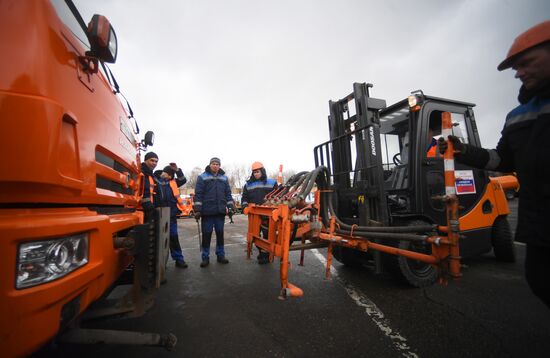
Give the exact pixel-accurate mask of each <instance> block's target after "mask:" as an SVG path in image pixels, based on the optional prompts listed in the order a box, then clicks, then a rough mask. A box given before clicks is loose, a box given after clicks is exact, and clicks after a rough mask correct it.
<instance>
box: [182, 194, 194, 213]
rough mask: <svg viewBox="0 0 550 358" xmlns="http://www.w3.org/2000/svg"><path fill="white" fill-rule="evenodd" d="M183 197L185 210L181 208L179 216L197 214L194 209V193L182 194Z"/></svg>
mask: <svg viewBox="0 0 550 358" xmlns="http://www.w3.org/2000/svg"><path fill="white" fill-rule="evenodd" d="M181 198H182V200H183V210H181V212H180V213H179V214H178V217H179V218H187V217H192V216H193V215H195V212H194V211H193V195H190V196H182V197H181Z"/></svg>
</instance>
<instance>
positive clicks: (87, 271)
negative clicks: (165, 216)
mask: <svg viewBox="0 0 550 358" xmlns="http://www.w3.org/2000/svg"><path fill="white" fill-rule="evenodd" d="M141 220H142V216H141V213H139V212H131V213H124V214H116V215H101V214H98V213H96V212H94V211H90V210H88V209H87V208H57V209H50V208H48V209H1V210H0V255H1V259H0V272H2V276H1V277H2V279H1V281H0V346H1V347H2V348H3V349H2V350H3V354H5V356H7V357H13V356H22V355H27V354H29V353H31V352H33V351H35V350H37V349H38V348H40V347H41V346H42V345H43V344H44V343H46V342H47V341H48V340H50V339H52V338H53V337H55V335H56V334H57V332H58V331H59V330H60V328H62V327H61V324H62V323H67V322H70V321H71V320H72V319H74V318H75V317H77V316H78V315H79V314H80V313H82V312H83V311H84V310H85V309H86V308H87V307H88V306H89V305H90V304H91V303H92V302H93V301H95V300H97V299H98V298H100V297H101V296H102V294H103V293H104V292H105V291H106V290H107V289H108V288H109V287H110V286H111V285H112V284H113V283H114V282H115V281H116V279H117V278H118V277H119V275H120V274H121V272H122V271H123V270H124V269H125V268H126V267H127V266H128V265H129V264H130V263H131V262H132V261H133V257H132V256H130V255H128V254H127V253H126V252H124V251H123V250H117V249H115V248H114V246H113V235H114V234H115V233H117V232H120V231H123V230H125V229H129V228H131V227H133V226H135V225H138V224H139V223H140V222H141ZM83 232H86V233H88V234H89V241H88V250H89V254H88V263H86V264H85V265H84V266H82V267H79V268H78V269H76V270H75V271H73V272H71V273H69V274H67V275H66V276H63V277H61V278H59V279H57V280H54V281H50V282H47V283H44V284H39V285H37V286H32V287H29V288H24V289H16V288H15V287H16V286H15V284H16V266H17V249H18V245H19V244H21V243H24V242H29V241H34V240H47V239H54V238H60V237H64V236H67V235H71V234H75V233H83Z"/></svg>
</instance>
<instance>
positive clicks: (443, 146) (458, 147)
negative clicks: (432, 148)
mask: <svg viewBox="0 0 550 358" xmlns="http://www.w3.org/2000/svg"><path fill="white" fill-rule="evenodd" d="M448 138H449V140H450V141H451V142H453V147H454V150H455V151H456V152H458V153H460V154H464V153H466V146H465V145H464V144H462V142H461V141H460V139H458V137H455V136H454V135H450V136H449V137H448ZM437 146H438V148H439V153H440V154H444V153H445V151H446V150H447V148H448V147H449V146H448V145H447V141H446V140H445V139H444V138H443V137H440V138H439V139H438V140H437Z"/></svg>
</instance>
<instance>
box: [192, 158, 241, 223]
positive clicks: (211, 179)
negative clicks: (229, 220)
mask: <svg viewBox="0 0 550 358" xmlns="http://www.w3.org/2000/svg"><path fill="white" fill-rule="evenodd" d="M234 207H235V204H234V202H233V197H232V196H231V188H230V187H229V181H228V179H227V177H226V176H225V172H224V171H223V170H222V169H220V170H219V171H218V173H217V174H216V175H214V174H212V172H211V171H210V166H207V167H206V169H205V170H204V173H202V174H201V175H199V177H198V178H197V185H196V186H195V204H194V207H193V209H194V210H195V212H200V213H201V214H202V215H219V214H225V212H226V208H231V209H233V208H234Z"/></svg>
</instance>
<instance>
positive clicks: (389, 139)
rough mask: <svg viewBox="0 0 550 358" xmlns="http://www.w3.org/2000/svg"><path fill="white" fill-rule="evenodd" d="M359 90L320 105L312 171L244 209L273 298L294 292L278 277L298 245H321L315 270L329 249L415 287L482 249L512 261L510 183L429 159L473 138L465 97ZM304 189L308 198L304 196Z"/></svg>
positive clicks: (455, 272)
mask: <svg viewBox="0 0 550 358" xmlns="http://www.w3.org/2000/svg"><path fill="white" fill-rule="evenodd" d="M371 87H372V85H371V84H366V83H355V84H354V86H353V92H352V93H351V94H349V95H348V96H346V97H344V98H343V99H341V100H338V101H330V102H329V108H330V115H329V119H328V121H329V123H328V124H329V131H330V140H329V141H327V142H325V143H322V144H320V145H318V146H317V147H315V149H314V155H315V166H316V169H315V170H314V171H312V172H301V173H298V174H296V175H295V176H294V177H292V178H291V179H289V181H288V182H287V183H286V184H285V185H284V186H281V187H279V188H278V189H276V190H275V191H274V192H272V193H270V194H269V195H267V196H266V201H265V203H264V204H263V205H259V206H252V205H251V206H250V207H249V209H248V211H247V214H248V215H249V228H248V235H247V240H248V243H249V246H248V247H249V249H251V247H252V244H255V245H257V246H259V247H261V248H263V249H265V250H266V251H268V252H270V258H271V259H273V257H280V258H281V297H287V296H299V295H301V294H302V292H301V290H299V288H297V287H295V286H292V285H291V284H290V283H289V282H288V265H289V261H288V259H289V256H288V255H289V252H290V251H293V250H299V251H301V259H300V263H301V264H303V257H304V256H303V252H304V250H307V249H311V248H319V247H328V259H327V271H326V274H327V275H329V273H330V271H329V266H330V262H331V257H332V255H333V256H334V257H335V258H336V259H337V260H338V261H340V262H342V263H343V264H345V265H347V266H362V265H364V264H369V265H372V266H373V267H374V268H375V271H376V272H377V273H380V272H382V271H383V270H387V271H389V272H391V273H393V274H395V275H396V276H397V277H398V278H400V279H402V280H404V281H405V282H406V283H408V284H409V285H412V286H415V287H424V286H428V285H431V284H433V283H434V282H435V281H437V280H438V278H442V279H446V278H447V277H453V278H458V277H460V275H461V274H460V259H461V258H462V257H466V256H472V255H479V254H482V253H486V252H489V251H491V250H494V253H495V256H496V258H497V259H498V260H501V261H514V260H515V249H514V243H513V237H512V235H511V231H510V227H509V224H508V221H507V215H508V214H509V207H508V203H507V201H506V197H505V190H507V189H514V188H517V186H518V182H517V179H516V178H515V177H514V176H502V177H495V178H492V177H489V176H488V175H487V173H486V172H485V171H483V170H477V169H475V168H471V167H468V166H465V165H463V164H460V163H458V162H455V161H454V160H453V153H452V149H449V150H447V152H446V153H445V155H440V154H439V151H438V150H437V148H432V146H433V145H432V144H434V142H437V141H436V139H437V138H438V137H440V136H442V137H444V138H447V135H449V134H453V135H455V136H457V137H459V138H460V139H461V140H462V141H464V142H466V143H469V144H471V145H476V146H480V145H481V143H480V140H479V135H478V131H477V127H476V123H475V119H474V112H473V107H474V104H472V103H466V102H459V101H454V100H448V99H443V98H438V97H432V96H428V95H425V94H424V93H423V92H422V91H415V92H413V93H412V94H411V95H410V96H409V97H407V98H406V99H404V100H402V101H399V102H397V103H395V104H393V105H391V106H386V102H385V100H382V99H377V98H373V97H371V96H370V94H369V89H370V88H371ZM314 186H316V187H317V189H318V190H317V191H316V193H315V201H314V202H312V203H310V202H306V201H305V198H306V197H307V195H308V194H309V193H310V192H311V190H312V189H313V187H314ZM262 219H263V220H264V221H265V220H266V219H267V220H269V232H268V235H267V237H264V236H263V235H261V228H260V226H261V221H262ZM296 242H298V243H296ZM286 246H288V248H287V247H286Z"/></svg>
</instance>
